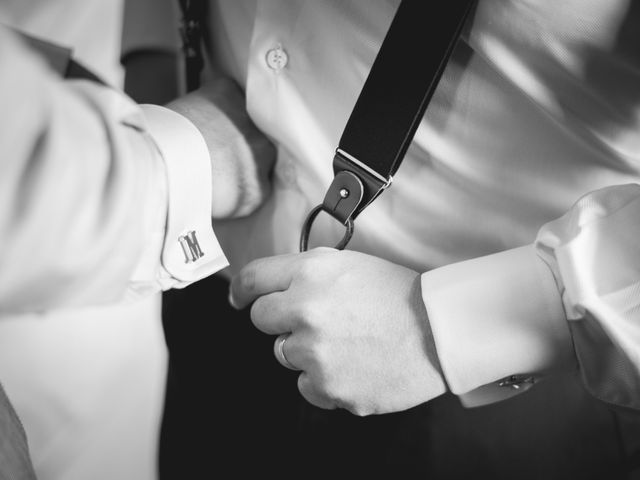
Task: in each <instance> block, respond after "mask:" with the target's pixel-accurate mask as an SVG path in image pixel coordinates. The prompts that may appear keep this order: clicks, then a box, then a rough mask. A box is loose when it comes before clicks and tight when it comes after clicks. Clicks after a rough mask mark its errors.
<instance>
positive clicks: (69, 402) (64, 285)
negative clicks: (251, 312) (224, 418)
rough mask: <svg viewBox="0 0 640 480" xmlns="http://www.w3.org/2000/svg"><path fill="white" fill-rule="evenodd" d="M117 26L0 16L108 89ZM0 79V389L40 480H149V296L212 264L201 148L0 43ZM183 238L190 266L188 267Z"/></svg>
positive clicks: (152, 460) (155, 411)
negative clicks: (66, 53)
mask: <svg viewBox="0 0 640 480" xmlns="http://www.w3.org/2000/svg"><path fill="white" fill-rule="evenodd" d="M121 15H122V2H121V1H120V0H114V1H109V2H104V1H91V2H87V1H85V0H56V1H55V2H51V1H46V2H45V1H42V2H26V3H25V2H9V3H6V4H3V5H2V6H0V18H1V19H2V20H1V21H2V23H7V24H9V25H12V26H14V27H18V28H21V29H23V30H26V31H27V32H29V33H31V34H33V35H36V36H39V37H41V38H44V39H49V40H51V41H55V42H56V43H59V44H62V45H64V46H67V47H72V48H73V49H74V56H75V57H76V58H77V59H79V60H80V61H81V62H83V63H84V64H85V65H87V66H89V67H90V68H91V69H92V70H94V71H95V72H96V73H97V74H98V75H100V76H101V77H102V78H103V79H105V80H107V81H108V82H109V83H111V84H112V85H114V86H118V85H120V83H121V80H122V71H121V68H120V65H119V61H118V60H119V57H120V35H121V24H122V21H121ZM0 71H2V72H3V73H2V75H1V76H0V105H2V107H3V109H2V112H3V114H2V116H3V117H2V121H1V126H2V127H1V128H0V152H2V158H1V160H0V320H1V321H0V382H2V384H3V385H4V386H5V387H6V390H7V392H8V395H9V396H10V398H11V400H12V402H13V404H14V406H15V408H16V410H17V412H18V414H19V415H20V418H21V420H22V422H23V424H24V426H25V430H26V431H27V435H28V439H29V445H30V450H31V458H32V460H33V463H34V467H35V470H36V472H37V474H38V478H40V479H41V480H48V479H49V480H54V479H55V480H86V479H89V478H91V479H93V480H100V479H104V480H107V479H109V480H111V479H115V478H117V479H136V480H145V479H148V480H150V479H153V478H156V476H157V444H158V432H159V426H160V418H161V414H162V406H163V399H164V386H165V379H166V362H167V350H166V345H165V342H164V337H163V334H162V324H161V321H160V296H159V294H157V292H158V291H159V290H160V289H163V288H169V287H179V286H184V285H187V284H188V283H190V282H191V281H193V280H195V279H198V278H201V277H202V276H206V275H208V274H210V273H212V272H214V271H216V270H218V269H219V268H221V267H223V266H225V265H226V260H225V258H224V255H222V253H221V251H220V248H219V246H218V244H217V242H216V239H215V236H214V235H213V232H212V229H211V223H210V205H211V179H210V177H211V166H210V160H209V153H208V150H207V148H206V145H205V143H204V140H203V139H202V136H201V135H200V133H199V132H198V131H197V130H196V128H195V127H194V126H193V125H192V124H191V123H190V122H188V121H187V120H186V119H184V118H183V117H181V116H180V115H178V114H176V113H174V112H171V111H169V110H166V109H163V108H161V107H154V106H146V107H143V109H142V110H141V109H140V108H138V107H137V106H136V105H134V104H133V102H131V101H130V100H129V99H127V98H126V97H124V95H122V94H120V93H118V92H117V91H115V90H111V89H109V88H105V87H101V86H98V85H96V84H92V83H89V82H85V81H68V82H62V81H61V80H60V79H59V78H58V77H57V75H55V74H53V73H52V72H50V71H49V70H48V69H47V68H46V67H45V64H44V62H43V61H42V60H41V59H40V58H39V57H38V56H37V55H35V54H34V53H33V52H31V51H30V50H28V49H26V48H25V47H24V46H22V45H20V43H19V42H18V41H17V40H16V39H15V38H14V37H13V36H12V35H9V33H8V32H7V31H6V30H5V29H0ZM152 134H153V135H155V136H156V138H154V137H153V136H152ZM165 136H170V137H171V139H173V143H170V142H167V140H166V138H165ZM190 232H196V233H195V234H196V237H195V238H196V239H197V240H198V242H199V243H198V245H199V246H200V250H201V252H203V254H204V255H203V256H202V258H199V259H197V260H196V261H189V262H187V261H186V260H187V259H188V258H189V257H188V256H187V255H190V254H191V253H192V252H191V251H190V249H189V245H188V242H186V240H184V237H185V236H186V235H188V234H189V233H190ZM181 237H183V241H182V242H181V241H180V238H181ZM185 244H186V250H185V249H183V247H184V246H185ZM152 292H155V293H156V294H155V295H150V293H152ZM123 297H126V298H128V302H127V303H125V304H121V305H116V306H106V304H110V303H113V302H114V301H120V300H121V299H122V298H123ZM141 297H144V298H142V299H140V298H141ZM96 304H105V306H103V307H91V308H88V307H87V306H88V305H96ZM52 310H53V311H52ZM41 312H46V313H41Z"/></svg>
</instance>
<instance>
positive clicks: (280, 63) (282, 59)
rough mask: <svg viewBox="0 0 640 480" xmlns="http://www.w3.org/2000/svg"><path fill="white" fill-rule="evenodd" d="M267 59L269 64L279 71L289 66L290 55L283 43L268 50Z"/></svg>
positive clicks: (271, 67)
mask: <svg viewBox="0 0 640 480" xmlns="http://www.w3.org/2000/svg"><path fill="white" fill-rule="evenodd" d="M266 60H267V66H268V67H269V68H270V69H272V70H275V71H276V72H277V71H279V70H282V69H283V68H284V67H286V66H287V63H289V55H287V52H286V50H285V49H284V48H282V46H281V45H278V46H277V47H275V48H272V49H271V50H269V51H268V52H267V56H266Z"/></svg>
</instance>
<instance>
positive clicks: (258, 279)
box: [229, 248, 336, 309]
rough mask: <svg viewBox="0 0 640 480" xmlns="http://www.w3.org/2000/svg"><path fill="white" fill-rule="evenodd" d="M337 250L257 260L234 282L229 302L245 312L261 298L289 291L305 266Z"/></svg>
mask: <svg viewBox="0 0 640 480" xmlns="http://www.w3.org/2000/svg"><path fill="white" fill-rule="evenodd" d="M335 251H336V250H334V249H333V248H315V249H313V250H310V251H308V252H304V253H290V254H288V255H279V256H275V257H267V258H260V259H258V260H254V261H252V262H250V263H249V264H248V265H246V266H245V267H244V268H243V269H242V270H240V272H239V273H238V274H237V275H236V276H235V277H234V278H233V280H232V281H231V287H230V289H229V292H230V293H229V302H230V303H231V305H233V306H234V307H235V308H237V309H242V308H245V307H246V306H247V305H249V304H250V303H251V302H253V301H254V300H255V299H256V298H258V297H260V296H262V295H267V294H269V293H273V292H279V291H280V292H281V291H284V290H287V289H288V288H289V286H290V285H291V282H292V280H293V279H294V278H295V277H296V276H298V277H300V276H301V275H300V272H302V271H303V269H302V266H305V265H306V266H309V265H311V263H310V261H311V260H312V259H314V258H318V257H319V256H322V255H326V254H328V253H331V252H335ZM307 270H309V269H307Z"/></svg>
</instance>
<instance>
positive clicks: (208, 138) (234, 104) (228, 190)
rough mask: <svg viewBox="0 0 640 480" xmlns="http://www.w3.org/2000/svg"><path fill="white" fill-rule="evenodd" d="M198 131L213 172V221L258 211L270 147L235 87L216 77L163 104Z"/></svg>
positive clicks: (265, 188)
mask: <svg viewBox="0 0 640 480" xmlns="http://www.w3.org/2000/svg"><path fill="white" fill-rule="evenodd" d="M166 106H167V108H170V109H172V110H174V111H176V112H178V113H180V114H181V115H183V116H185V117H187V118H188V119H189V120H190V121H191V122H192V123H193V124H194V125H195V126H196V127H197V128H198V130H200V132H201V133H202V135H203V137H204V139H205V142H206V143H207V147H209V153H210V155H211V166H212V168H213V178H212V182H213V202H212V217H213V218H235V217H242V216H245V215H248V214H250V213H251V212H252V211H254V210H255V209H256V208H258V207H259V206H260V205H261V204H262V202H263V201H264V199H265V198H266V197H267V196H268V195H269V192H270V191H271V184H270V179H269V176H270V173H271V169H272V167H273V164H274V162H275V148H274V146H273V145H272V144H271V143H270V142H269V140H268V139H267V138H266V137H265V136H264V135H263V134H262V133H261V132H260V131H259V130H258V129H257V128H256V126H255V125H254V124H253V122H252V121H251V119H250V118H249V116H248V115H247V112H246V107H245V100H244V96H243V95H242V92H241V91H240V89H239V88H238V86H237V85H236V84H235V83H233V82H232V81H231V80H229V79H227V78H223V77H221V78H218V79H216V80H214V81H212V82H210V83H208V84H206V85H203V86H202V87H201V88H199V89H198V90H196V91H194V92H191V93H189V94H187V95H185V96H183V97H180V98H178V99H177V100H174V101H172V102H170V103H169V104H168V105H166Z"/></svg>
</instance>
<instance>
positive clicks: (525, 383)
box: [498, 375, 536, 390]
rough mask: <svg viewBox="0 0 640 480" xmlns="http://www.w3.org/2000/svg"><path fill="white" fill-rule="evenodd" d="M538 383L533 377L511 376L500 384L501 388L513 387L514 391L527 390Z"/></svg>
mask: <svg viewBox="0 0 640 480" xmlns="http://www.w3.org/2000/svg"><path fill="white" fill-rule="evenodd" d="M534 383H536V378H535V377H534V376H533V375H510V376H508V377H507V378H503V379H502V380H500V381H499V382H498V386H499V387H511V388H512V389H514V390H520V389H523V390H526V389H528V388H529V387H531V386H532V385H533V384H534Z"/></svg>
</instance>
